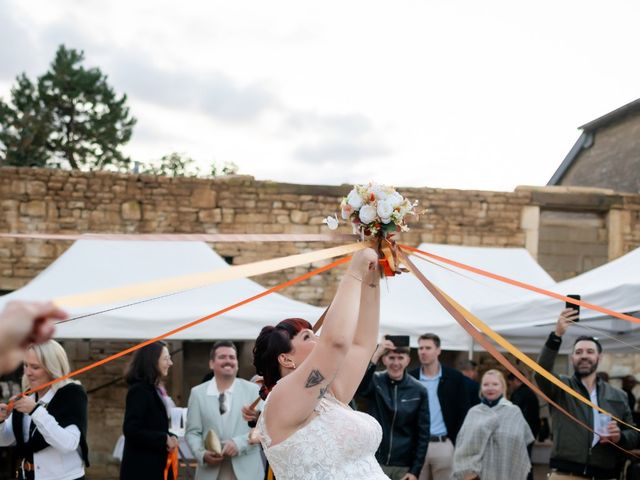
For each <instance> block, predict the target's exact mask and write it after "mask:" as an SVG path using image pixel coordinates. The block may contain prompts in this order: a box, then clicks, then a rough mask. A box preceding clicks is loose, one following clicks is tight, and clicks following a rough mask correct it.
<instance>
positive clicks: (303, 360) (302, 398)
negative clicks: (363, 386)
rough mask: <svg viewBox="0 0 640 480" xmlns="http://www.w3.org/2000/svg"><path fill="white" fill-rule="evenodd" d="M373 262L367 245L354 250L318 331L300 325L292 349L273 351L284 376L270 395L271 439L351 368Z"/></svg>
mask: <svg viewBox="0 0 640 480" xmlns="http://www.w3.org/2000/svg"><path fill="white" fill-rule="evenodd" d="M377 261H378V256H377V254H376V252H375V251H374V250H372V249H370V248H367V249H364V250H361V251H359V252H357V253H356V254H355V255H354V256H353V259H352V260H351V263H350V264H349V267H348V269H347V271H346V273H345V275H344V276H343V278H342V280H341V281H340V284H339V286H338V289H337V291H336V295H335V297H334V300H333V302H332V304H331V306H330V307H329V310H328V312H327V315H326V317H325V321H324V325H323V327H322V335H321V336H320V337H315V335H314V334H313V332H311V331H310V330H303V331H301V332H299V333H298V334H297V335H296V336H295V337H294V338H293V339H292V340H291V344H292V348H291V351H290V352H288V353H287V352H283V353H280V354H278V355H277V360H278V363H279V368H280V371H281V373H282V377H283V378H282V379H281V380H280V381H279V382H278V385H277V387H275V388H273V390H272V391H271V393H270V394H269V404H268V409H267V411H266V416H265V420H266V422H267V429H268V431H269V434H270V436H271V439H272V441H274V442H278V441H279V440H282V439H284V438H286V437H288V436H289V435H290V434H291V433H293V431H295V430H297V429H298V428H299V427H300V426H301V425H303V424H304V423H306V421H307V420H308V419H309V416H310V415H311V414H312V413H313V411H314V409H315V407H316V405H317V403H318V401H319V399H320V398H322V396H323V395H324V394H325V393H326V391H327V390H328V389H330V388H331V389H332V388H333V387H332V382H333V381H334V379H335V378H336V376H337V374H338V372H339V371H340V370H341V369H350V368H351V365H349V364H347V363H345V359H346V357H347V355H348V354H349V352H350V351H351V349H352V348H353V342H354V339H355V337H356V334H358V335H364V333H363V332H362V331H360V330H359V328H358V327H359V323H360V322H359V314H360V305H361V302H362V295H361V291H362V290H363V289H365V288H366V289H368V290H373V289H372V288H370V287H368V286H366V285H365V284H364V282H366V281H369V279H370V278H371V275H372V274H371V271H372V270H374V269H375V268H376V266H377ZM374 273H375V272H374ZM376 290H377V289H376ZM376 335H377V332H376ZM374 341H375V340H374ZM256 346H257V345H256ZM254 352H255V350H254ZM370 353H371V352H370ZM356 386H357V385H356Z"/></svg>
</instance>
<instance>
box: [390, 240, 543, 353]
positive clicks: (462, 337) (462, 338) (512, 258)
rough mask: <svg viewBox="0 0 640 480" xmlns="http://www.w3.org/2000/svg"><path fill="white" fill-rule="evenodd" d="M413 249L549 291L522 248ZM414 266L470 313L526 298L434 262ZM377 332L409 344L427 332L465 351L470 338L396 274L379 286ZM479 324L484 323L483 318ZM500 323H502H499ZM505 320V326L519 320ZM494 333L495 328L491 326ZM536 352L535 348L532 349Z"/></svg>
mask: <svg viewBox="0 0 640 480" xmlns="http://www.w3.org/2000/svg"><path fill="white" fill-rule="evenodd" d="M419 250H422V251H426V252H429V253H432V254H435V255H438V256H441V257H444V258H447V259H450V260H455V261H457V262H459V263H464V264H467V265H471V266H474V267H477V268H480V269H483V270H487V271H489V272H492V273H496V274H499V275H502V276H505V277H509V278H513V279H515V280H520V281H522V282H527V283H530V284H533V285H536V286H539V287H543V288H549V289H553V288H554V287H555V282H554V280H553V279H552V278H551V277H550V276H549V274H548V273H547V272H545V271H544V270H543V269H542V267H540V265H538V263H537V262H536V261H535V260H534V259H533V257H532V256H531V255H530V254H529V252H528V251H527V250H525V249H524V248H489V247H465V246H456V245H440V244H430V243H423V244H422V245H420V247H419ZM412 259H413V262H414V264H415V265H416V267H418V268H419V269H420V271H421V272H422V273H423V274H424V275H425V276H426V277H427V278H428V279H429V280H430V281H431V282H432V283H434V284H435V285H436V286H437V287H439V288H440V289H441V290H443V291H444V292H445V293H447V294H448V295H449V296H450V297H452V298H453V299H454V300H456V301H457V302H458V303H460V304H461V305H462V306H464V307H465V308H466V309H467V310H470V311H472V312H474V313H475V312H476V311H477V310H478V309H480V308H481V307H485V308H489V309H490V308H491V306H492V305H494V304H501V303H504V302H507V301H509V300H510V299H516V298H520V297H522V296H523V295H526V294H525V292H524V291H523V290H521V289H519V288H517V287H513V286H510V285H507V284H504V283H502V282H499V281H497V280H491V279H489V278H486V277H482V276H479V275H476V274H474V273H470V272H468V271H466V270H463V269H461V268H458V267H452V266H449V265H447V264H445V263H442V262H439V261H435V260H434V261H433V262H434V263H435V264H437V265H438V266H436V265H434V263H429V262H426V261H424V260H422V259H420V258H416V257H415V256H414V257H412ZM381 319H382V320H381V323H382V326H381V330H382V332H383V333H388V334H394V335H411V336H412V342H413V345H414V346H415V344H416V342H417V336H418V335H420V334H422V333H426V332H432V333H436V334H437V335H438V336H440V338H441V340H442V348H443V349H446V350H468V349H469V348H471V337H470V336H469V335H468V334H467V332H465V331H464V330H463V329H462V327H460V326H459V325H458V323H457V322H456V321H455V320H454V319H453V318H452V317H451V316H450V315H449V313H448V312H447V311H446V310H444V309H443V308H442V307H441V306H440V304H439V303H438V302H437V301H436V300H435V299H434V298H433V297H432V296H431V294H430V293H429V292H427V291H426V289H425V288H424V286H423V285H422V284H421V283H420V282H419V281H418V280H417V279H416V278H415V277H414V276H413V275H411V274H402V275H400V276H398V277H394V278H392V279H390V280H389V282H388V285H387V286H385V285H384V283H383V284H382V306H381ZM483 320H486V319H485V318H483ZM500 320H502V319H500ZM519 321H520V319H519V318H518V317H515V318H512V319H509V321H508V322H506V324H507V325H512V324H513V323H514V322H519ZM488 323H489V324H490V326H491V327H492V328H494V329H496V328H500V327H501V326H503V325H501V324H496V325H494V324H493V322H491V321H489V322H488ZM537 348H539V346H538V347H537Z"/></svg>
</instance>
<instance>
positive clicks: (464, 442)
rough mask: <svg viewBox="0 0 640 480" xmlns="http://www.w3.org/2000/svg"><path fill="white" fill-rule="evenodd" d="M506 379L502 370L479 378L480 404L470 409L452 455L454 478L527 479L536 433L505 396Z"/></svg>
mask: <svg viewBox="0 0 640 480" xmlns="http://www.w3.org/2000/svg"><path fill="white" fill-rule="evenodd" d="M506 391H507V382H506V381H505V379H504V375H503V374H502V372H500V371H499V370H488V371H486V372H485V374H484V375H483V376H482V380H481V381H480V404H478V405H476V406H474V407H473V408H471V409H470V410H469V412H468V413H467V416H466V417H465V419H464V423H463V424H462V428H461V429H460V432H459V433H458V437H457V442H456V449H455V452H454V455H453V476H452V478H454V479H455V480H477V479H479V480H525V479H526V478H527V474H528V473H529V470H531V462H530V461H529V455H528V453H527V445H529V444H530V443H531V442H533V440H534V438H533V434H532V433H531V429H530V428H529V425H528V424H527V422H526V421H525V419H524V417H523V416H522V411H521V410H520V408H519V407H517V406H516V405H514V404H513V403H511V402H510V401H509V400H507V399H506V398H505V395H506Z"/></svg>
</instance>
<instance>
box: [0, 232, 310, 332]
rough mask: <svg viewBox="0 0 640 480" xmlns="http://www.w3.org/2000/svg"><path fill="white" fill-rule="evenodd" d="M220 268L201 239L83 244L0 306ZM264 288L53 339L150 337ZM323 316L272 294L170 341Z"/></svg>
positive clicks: (113, 316) (251, 285)
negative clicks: (298, 318)
mask: <svg viewBox="0 0 640 480" xmlns="http://www.w3.org/2000/svg"><path fill="white" fill-rule="evenodd" d="M221 268H229V265H228V264H227V263H226V262H225V261H224V260H223V259H222V258H220V256H218V255H217V254H216V253H215V252H213V251H212V250H211V248H209V247H208V246H207V245H206V244H205V243H202V242H162V241H101V240H79V241H77V242H75V243H74V244H73V245H72V246H71V247H70V248H69V249H68V250H67V251H66V252H65V253H64V254H63V255H61V256H60V257H59V258H58V259H57V260H56V261H55V262H53V263H52V264H51V265H50V266H49V267H48V268H47V269H46V270H44V271H43V272H42V273H41V274H40V275H38V276H37V277H36V278H34V279H33V280H32V281H31V282H30V283H29V284H28V285H26V286H25V287H23V288H21V289H19V290H17V291H15V292H12V293H10V294H8V295H5V296H3V297H0V308H1V307H2V305H3V304H4V303H5V302H7V301H8V300H11V299H30V300H45V299H50V298H56V297H59V296H63V295H70V294H76V293H82V292H89V291H93V290H99V289H104V288H111V287H118V286H125V285H129V284H134V283H138V282H146V281H150V280H158V279H161V278H168V277H174V276H179V275H186V274H190V273H199V272H205V271H211V270H217V269H221ZM264 291H265V288H263V287H262V286H260V285H259V284H257V283H256V282H254V281H252V280H249V279H239V280H234V281H230V282H225V283H219V284H214V285H211V286H208V287H203V288H198V289H195V290H192V291H187V292H184V293H180V294H177V295H173V296H169V297H166V298H162V299H158V300H154V301H151V302H147V303H141V304H138V305H133V306H129V307H126V308H122V309H118V310H112V311H107V312H105V313H100V314H98V315H95V316H90V317H87V318H81V319H77V320H74V321H71V322H68V323H63V324H61V325H59V326H58V328H57V329H56V337H57V338H112V339H146V338H152V337H154V336H157V335H159V334H162V333H164V332H166V331H169V330H171V329H174V328H176V327H178V326H180V325H183V324H185V323H188V322H190V321H193V320H196V319H198V318H200V317H203V316H205V315H207V314H210V313H212V312H215V311H218V310H220V309H222V308H225V307H227V306H229V305H232V304H234V303H236V302H239V301H241V300H244V299H245V298H248V297H251V296H254V295H257V294H259V293H261V292H264ZM111 307H112V306H111ZM107 308H108V307H107ZM99 310H102V307H96V308H90V309H74V310H71V311H70V314H71V315H72V316H77V315H82V314H86V313H92V312H96V311H99ZM322 311H323V310H322V309H321V308H319V307H314V306H310V305H307V304H305V303H302V302H298V301H295V300H291V299H289V298H287V297H285V296H283V295H280V294H278V293H272V294H270V295H267V296H265V297H263V298H261V299H259V300H256V301H255V302H252V303H249V304H247V305H244V306H242V307H239V308H237V309H235V310H232V311H230V312H227V313H225V314H223V315H221V316H219V317H216V318H212V319H210V320H208V321H206V322H204V323H202V324H200V325H197V326H195V327H192V328H189V329H187V330H185V331H183V332H180V333H178V334H176V335H173V336H172V337H171V338H172V339H197V340H211V339H220V338H229V339H234V340H245V339H251V340H253V339H255V338H256V337H257V335H258V333H259V332H260V329H261V328H262V327H263V326H264V325H272V324H275V323H277V322H278V321H279V320H281V319H283V318H287V317H302V318H307V319H309V321H311V322H312V323H313V322H314V321H315V320H316V319H317V318H318V317H319V316H320V315H321V314H322Z"/></svg>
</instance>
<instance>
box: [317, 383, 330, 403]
mask: <svg viewBox="0 0 640 480" xmlns="http://www.w3.org/2000/svg"><path fill="white" fill-rule="evenodd" d="M328 390H329V385H327V386H326V387H322V388H321V389H320V393H319V394H318V400H320V399H322V398H324V396H325V395H326V394H327V391H328Z"/></svg>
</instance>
